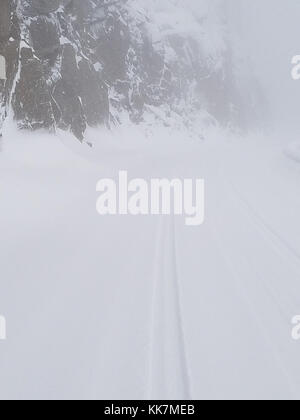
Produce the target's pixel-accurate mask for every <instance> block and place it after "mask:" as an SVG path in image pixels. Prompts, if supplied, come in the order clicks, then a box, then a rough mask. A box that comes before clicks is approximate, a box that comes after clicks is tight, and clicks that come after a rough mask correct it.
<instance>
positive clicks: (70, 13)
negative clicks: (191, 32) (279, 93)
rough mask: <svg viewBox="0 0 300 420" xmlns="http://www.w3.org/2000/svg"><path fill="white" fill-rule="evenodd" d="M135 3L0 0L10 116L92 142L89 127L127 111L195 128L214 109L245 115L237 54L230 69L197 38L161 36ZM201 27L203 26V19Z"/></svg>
mask: <svg viewBox="0 0 300 420" xmlns="http://www.w3.org/2000/svg"><path fill="white" fill-rule="evenodd" d="M134 5H135V3H134V2H133V3H132V1H131V0H19V1H16V0H0V55H3V56H4V57H5V59H6V63H7V80H6V81H5V82H4V81H0V101H1V108H0V127H1V121H2V122H3V120H4V118H6V117H7V115H8V113H9V112H11V113H12V114H13V116H14V118H15V120H16V121H17V122H18V125H19V127H20V128H29V129H36V128H46V129H49V130H55V129H56V128H57V127H59V128H62V129H64V130H70V131H72V132H73V133H74V135H75V136H76V137H77V138H78V139H80V140H82V139H83V138H84V133H85V130H86V128H87V126H96V125H99V124H107V125H109V124H111V123H116V122H117V121H118V120H120V115H122V113H124V112H125V113H127V114H128V115H129V117H130V118H131V119H132V121H134V122H136V123H138V122H140V121H143V119H144V117H145V114H146V113H152V114H153V115H155V117H156V118H158V119H161V120H162V122H163V123H164V124H172V118H173V116H175V117H176V118H178V119H181V120H182V121H183V123H185V124H187V125H188V124H189V123H190V120H191V116H192V115H194V114H197V112H198V111H199V112H200V111H201V110H203V109H205V111H206V112H207V113H208V114H210V115H211V117H212V118H214V119H216V120H218V121H219V122H224V123H226V124H227V123H228V122H233V123H236V122H238V120H239V119H240V115H239V114H240V113H241V112H242V110H241V107H240V103H239V94H238V90H237V88H236V86H235V82H234V77H233V74H232V69H231V66H230V63H228V60H229V58H228V57H229V55H228V56H227V57H224V62H223V67H220V66H216V65H215V62H214V57H211V56H210V57H207V56H205V54H204V53H203V51H202V49H201V47H200V45H199V43H197V42H196V40H195V39H193V38H192V37H189V36H183V35H182V34H177V33H176V32H174V31H173V32H172V31H169V32H168V31H166V34H162V33H161V34H160V36H159V38H158V39H157V36H156V39H154V37H153V33H152V29H151V24H150V23H151V19H153V17H151V16H148V15H147V13H146V12H140V13H135V12H136V10H133V8H134V7H135V6H134ZM199 25H201V22H199Z"/></svg>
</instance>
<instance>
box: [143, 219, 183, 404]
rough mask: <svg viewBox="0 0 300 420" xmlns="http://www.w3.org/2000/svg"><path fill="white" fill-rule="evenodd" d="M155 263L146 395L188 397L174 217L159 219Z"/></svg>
mask: <svg viewBox="0 0 300 420" xmlns="http://www.w3.org/2000/svg"><path fill="white" fill-rule="evenodd" d="M154 264H155V267H156V268H155V273H154V286H153V296H152V303H151V305H152V319H151V326H150V346H149V350H150V354H149V366H148V369H149V370H148V388H147V398H149V399H175V400H177V399H184V400H186V399H191V390H190V379H189V372H188V362H187V354H186V346H185V338H184V327H183V318H182V309H181V301H180V287H179V278H178V270H177V257H176V239H175V221H174V217H169V218H166V217H165V218H164V217H162V218H161V219H160V223H159V228H158V243H157V247H156V257H155V261H154Z"/></svg>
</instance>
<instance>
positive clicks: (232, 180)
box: [0, 125, 300, 399]
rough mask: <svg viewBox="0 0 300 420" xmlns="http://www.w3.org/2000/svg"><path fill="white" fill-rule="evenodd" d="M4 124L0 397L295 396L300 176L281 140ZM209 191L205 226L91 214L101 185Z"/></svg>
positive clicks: (298, 386)
mask: <svg viewBox="0 0 300 420" xmlns="http://www.w3.org/2000/svg"><path fill="white" fill-rule="evenodd" d="M88 140H89V141H90V142H91V143H93V144H94V147H93V148H90V147H88V146H87V145H85V144H83V145H80V144H79V143H76V142H74V141H73V139H71V138H68V137H67V136H66V135H63V136H62V137H59V136H49V135H47V134H44V133H41V132H39V133H36V134H34V135H33V134H20V133H17V132H16V131H14V129H13V128H12V127H9V126H6V131H5V134H4V138H3V140H2V144H1V152H0V171H1V177H0V195H1V209H0V231H1V242H0V255H1V282H0V288H1V291H0V313H1V314H3V315H5V317H6V320H7V334H8V339H7V341H5V342H0V371H1V375H0V398H1V399H5V398H21V399H25V398H46V399H49V398H50V399H51V398H58V399H60V398H107V399H113V398H119V399H127V398H128V399H136V398H137V399H140V398H141V399H143V398H146V397H150V398H160V399H162V398H300V364H299V345H300V343H299V342H295V341H293V340H292V338H291V330H292V325H291V319H292V317H293V316H294V315H296V314H299V312H300V283H299V278H300V224H299V214H300V200H299V174H300V165H299V164H298V163H297V162H295V161H294V160H292V159H289V158H288V157H287V156H286V154H285V147H286V146H285V145H286V141H285V139H282V140H281V139H276V138H274V137H266V136H263V135H258V136H252V137H251V138H243V139H241V138H235V137H233V136H232V135H229V134H228V133H224V132H223V133H222V132H221V131H218V130H215V131H214V132H210V133H207V134H206V140H205V141H200V140H199V139H197V140H196V139H194V138H191V137H189V136H188V135H187V134H185V133H184V132H181V133H180V132H178V133H177V134H175V132H169V131H168V130H166V129H158V128H157V129H152V130H151V132H150V131H149V128H147V129H146V130H144V129H141V128H139V127H133V126H128V125H127V126H124V127H121V128H119V129H117V130H116V131H114V132H111V133H109V132H105V131H103V130H94V131H90V132H89V133H88ZM120 169H126V170H128V171H129V174H130V176H132V177H144V178H146V179H148V178H150V177H151V176H153V175H155V177H158V176H162V177H163V176H165V177H169V178H171V177H173V176H174V175H176V176H177V177H180V176H182V177H191V176H193V177H197V178H204V179H205V180H206V190H207V193H206V221H205V223H204V225H203V226H201V227H197V228H189V227H186V226H185V224H184V221H183V219H181V218H180V217H178V218H177V217H176V218H175V219H173V218H172V217H146V218H143V217H130V216H124V217H100V216H99V215H98V214H97V213H96V209H95V205H96V199H97V194H96V191H95V187H96V183H97V181H98V180H99V178H101V177H117V174H118V171H119V170H120Z"/></svg>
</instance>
